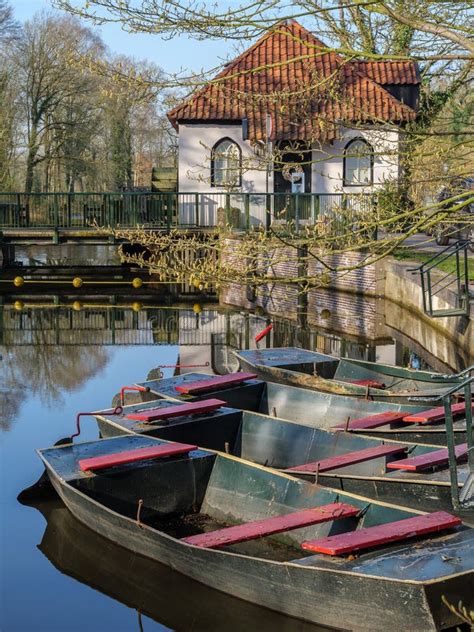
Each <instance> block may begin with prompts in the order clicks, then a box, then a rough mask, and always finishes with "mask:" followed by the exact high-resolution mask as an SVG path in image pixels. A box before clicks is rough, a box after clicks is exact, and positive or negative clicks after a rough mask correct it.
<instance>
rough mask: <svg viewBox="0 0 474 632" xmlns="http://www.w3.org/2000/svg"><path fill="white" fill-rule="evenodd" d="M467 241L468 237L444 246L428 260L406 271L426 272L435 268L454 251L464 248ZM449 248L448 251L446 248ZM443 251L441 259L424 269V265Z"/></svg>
mask: <svg viewBox="0 0 474 632" xmlns="http://www.w3.org/2000/svg"><path fill="white" fill-rule="evenodd" d="M468 243H469V240H468V239H459V240H458V241H457V242H455V243H454V244H451V245H450V246H447V247H446V248H444V250H441V251H440V252H437V253H436V254H434V255H433V256H432V257H431V258H430V259H428V261H425V262H424V263H422V264H421V265H419V266H418V267H416V268H407V271H408V272H428V270H432V269H433V268H435V267H436V264H439V263H442V262H443V261H445V260H446V259H447V258H448V257H450V256H451V255H453V254H454V253H456V252H459V251H460V250H462V249H463V248H465V247H466V245H467V244H468ZM451 249H452V252H449V253H448V250H451ZM445 253H446V256H445V257H444V258H443V259H441V260H440V261H437V262H436V264H433V265H431V266H430V267H429V268H426V270H425V269H424V267H425V266H426V265H428V264H429V263H431V262H432V261H434V260H435V259H437V258H438V257H439V256H440V255H443V254H445Z"/></svg>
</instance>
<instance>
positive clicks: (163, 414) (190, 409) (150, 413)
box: [127, 399, 225, 423]
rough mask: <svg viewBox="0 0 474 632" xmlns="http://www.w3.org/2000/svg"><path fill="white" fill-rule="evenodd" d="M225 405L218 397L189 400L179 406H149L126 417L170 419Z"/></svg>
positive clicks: (200, 412) (146, 420)
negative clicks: (197, 400)
mask: <svg viewBox="0 0 474 632" xmlns="http://www.w3.org/2000/svg"><path fill="white" fill-rule="evenodd" d="M222 406H225V402H223V401H222V400H220V399H203V400H202V401H200V402H189V403H187V404H180V405H179V406H167V407H166V408H149V409H148V410H143V411H141V412H137V413H130V414H128V415H127V419H133V420H134V421H143V422H145V423H147V422H150V421H158V420H160V419H172V418H173V417H186V416H188V415H202V414H203V413H210V412H213V411H215V410H218V409H219V408H222Z"/></svg>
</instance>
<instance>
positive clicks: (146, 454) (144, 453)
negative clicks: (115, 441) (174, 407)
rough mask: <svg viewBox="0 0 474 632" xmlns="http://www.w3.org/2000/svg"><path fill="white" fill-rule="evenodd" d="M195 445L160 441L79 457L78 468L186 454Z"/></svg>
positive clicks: (111, 465) (96, 467) (110, 465)
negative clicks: (133, 447) (139, 446)
mask: <svg viewBox="0 0 474 632" xmlns="http://www.w3.org/2000/svg"><path fill="white" fill-rule="evenodd" d="M196 449H197V446H196V445H188V444H187V443H160V444H159V445H152V446H149V447H146V448H137V449H135V450H127V451H126V452H116V453H115V454H104V455H103V456H94V457H91V458H89V459H81V460H80V461H79V468H80V469H81V471H83V472H87V471H88V470H102V469H104V468H106V467H113V466H114V465H126V464H127V463H135V462H136V461H143V460H145V459H159V458H163V457H165V456H178V455H179V454H187V453H188V452H191V450H196Z"/></svg>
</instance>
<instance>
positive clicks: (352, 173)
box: [344, 138, 374, 187]
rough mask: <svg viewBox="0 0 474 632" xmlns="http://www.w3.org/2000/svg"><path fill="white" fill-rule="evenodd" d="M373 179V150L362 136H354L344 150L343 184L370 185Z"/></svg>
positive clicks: (354, 185)
mask: <svg viewBox="0 0 474 632" xmlns="http://www.w3.org/2000/svg"><path fill="white" fill-rule="evenodd" d="M373 181H374V151H373V149H372V147H371V146H370V145H369V143H367V142H366V141H365V140H364V139H363V138H355V139H354V140H351V141H350V142H349V143H347V145H346V149H345V151H344V186H351V187H358V186H364V185H370V184H372V183H373Z"/></svg>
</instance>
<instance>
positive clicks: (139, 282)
mask: <svg viewBox="0 0 474 632" xmlns="http://www.w3.org/2000/svg"><path fill="white" fill-rule="evenodd" d="M132 285H133V287H134V288H135V289H136V290H138V289H140V288H141V286H142V285H143V281H142V280H141V279H139V278H138V277H135V278H134V279H133V281H132Z"/></svg>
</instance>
